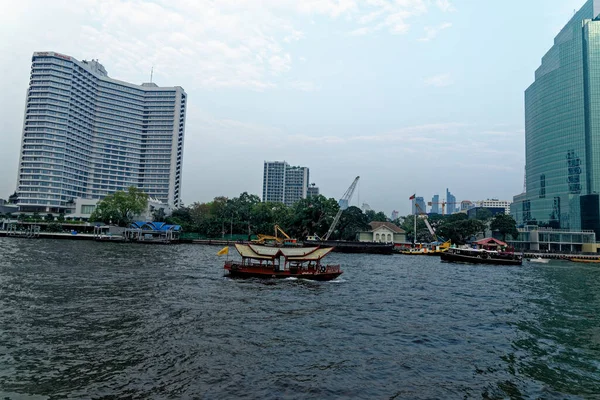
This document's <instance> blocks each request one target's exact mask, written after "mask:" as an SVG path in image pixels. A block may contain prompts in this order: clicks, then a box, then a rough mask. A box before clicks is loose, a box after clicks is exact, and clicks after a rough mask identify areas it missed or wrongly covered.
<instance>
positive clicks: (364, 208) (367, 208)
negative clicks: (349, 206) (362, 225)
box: [360, 203, 372, 213]
mask: <svg viewBox="0 0 600 400" xmlns="http://www.w3.org/2000/svg"><path fill="white" fill-rule="evenodd" d="M360 209H361V210H362V212H364V213H366V212H367V211H371V210H372V208H371V206H370V205H368V204H367V203H363V204H362V207H361V208H360Z"/></svg>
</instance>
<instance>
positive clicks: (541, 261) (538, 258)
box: [527, 257, 550, 264]
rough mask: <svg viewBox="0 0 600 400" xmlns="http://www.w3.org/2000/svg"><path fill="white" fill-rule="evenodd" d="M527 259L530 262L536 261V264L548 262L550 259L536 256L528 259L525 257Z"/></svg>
mask: <svg viewBox="0 0 600 400" xmlns="http://www.w3.org/2000/svg"><path fill="white" fill-rule="evenodd" d="M527 261H529V262H530V263H536V264H548V263H549V262H550V259H549V258H542V257H537V258H529V259H527Z"/></svg>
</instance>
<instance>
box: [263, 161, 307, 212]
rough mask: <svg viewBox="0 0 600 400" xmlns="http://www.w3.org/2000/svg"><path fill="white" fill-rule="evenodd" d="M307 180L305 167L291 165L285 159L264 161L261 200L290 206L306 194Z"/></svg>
mask: <svg viewBox="0 0 600 400" xmlns="http://www.w3.org/2000/svg"><path fill="white" fill-rule="evenodd" d="M308 182H309V170H308V168H306V167H293V166H290V165H289V164H288V163H287V162H285V161H265V164H264V170H263V197H262V200H263V201H264V202H276V203H283V204H285V205H287V206H292V205H293V204H294V203H296V202H297V201H299V200H301V199H305V198H306V197H307V196H308V189H309V184H308ZM317 194H318V189H317Z"/></svg>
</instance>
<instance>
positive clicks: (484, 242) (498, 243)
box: [473, 238, 508, 248]
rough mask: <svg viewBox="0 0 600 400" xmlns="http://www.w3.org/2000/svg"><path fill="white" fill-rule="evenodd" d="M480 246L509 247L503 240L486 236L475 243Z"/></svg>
mask: <svg viewBox="0 0 600 400" xmlns="http://www.w3.org/2000/svg"><path fill="white" fill-rule="evenodd" d="M473 244H475V245H477V246H478V247H480V248H488V247H508V244H506V243H504V242H503V241H502V240H498V239H494V238H485V239H481V240H478V241H476V242H475V243H473Z"/></svg>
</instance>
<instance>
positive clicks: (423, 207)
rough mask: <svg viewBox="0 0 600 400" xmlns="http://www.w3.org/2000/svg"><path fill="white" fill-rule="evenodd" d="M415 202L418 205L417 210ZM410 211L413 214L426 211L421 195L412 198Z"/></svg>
mask: <svg viewBox="0 0 600 400" xmlns="http://www.w3.org/2000/svg"><path fill="white" fill-rule="evenodd" d="M416 204H418V205H419V207H420V209H419V210H417V206H416ZM412 213H413V214H422V213H427V207H426V206H425V199H424V198H423V197H415V198H414V199H413V200H412Z"/></svg>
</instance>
